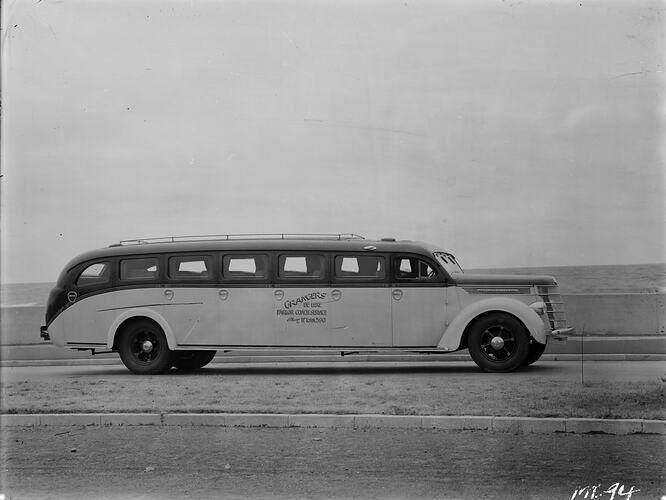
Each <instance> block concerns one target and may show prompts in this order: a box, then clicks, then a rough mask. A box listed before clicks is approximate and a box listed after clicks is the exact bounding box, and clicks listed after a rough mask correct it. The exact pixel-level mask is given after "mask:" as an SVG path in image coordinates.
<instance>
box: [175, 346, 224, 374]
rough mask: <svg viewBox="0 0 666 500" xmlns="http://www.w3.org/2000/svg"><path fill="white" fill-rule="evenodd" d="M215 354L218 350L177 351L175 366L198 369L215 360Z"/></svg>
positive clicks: (185, 369) (180, 368) (184, 368)
mask: <svg viewBox="0 0 666 500" xmlns="http://www.w3.org/2000/svg"><path fill="white" fill-rule="evenodd" d="M215 354H217V351H176V352H174V356H173V366H174V367H175V368H178V369H179V370H184V371H191V370H198V369H199V368H203V367H204V366H206V365H207V364H208V363H210V362H211V361H213V358H214V357H215Z"/></svg>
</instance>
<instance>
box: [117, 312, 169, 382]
mask: <svg viewBox="0 0 666 500" xmlns="http://www.w3.org/2000/svg"><path fill="white" fill-rule="evenodd" d="M118 351H119V353H120V359H121V360H122V361H123V364H124V365H125V366H126V367H127V368H128V369H129V370H130V371H131V372H132V373H136V374H138V375H157V374H159V373H164V372H165V371H167V370H169V369H170V368H171V364H172V360H173V351H171V350H170V349H169V345H168V344H167V340H166V336H165V335H164V332H163V331H162V329H161V328H160V327H159V325H157V324H156V323H154V322H153V321H150V320H139V321H134V322H132V323H130V324H129V325H128V326H127V327H126V328H125V330H124V331H123V333H122V335H121V336H120V342H119V344H118Z"/></svg>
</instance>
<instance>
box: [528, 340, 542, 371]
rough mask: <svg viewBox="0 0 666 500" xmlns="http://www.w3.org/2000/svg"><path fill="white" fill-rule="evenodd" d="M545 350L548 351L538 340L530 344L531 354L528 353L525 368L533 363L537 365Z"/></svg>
mask: <svg viewBox="0 0 666 500" xmlns="http://www.w3.org/2000/svg"><path fill="white" fill-rule="evenodd" d="M545 350H546V344H540V343H539V342H537V341H536V340H533V341H532V343H531V344H530V349H529V352H528V353H527V358H526V359H525V361H524V362H523V366H529V365H531V364H532V363H536V362H537V361H538V360H539V358H540V357H541V355H542V354H543V351H545Z"/></svg>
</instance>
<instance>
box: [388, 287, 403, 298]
mask: <svg viewBox="0 0 666 500" xmlns="http://www.w3.org/2000/svg"><path fill="white" fill-rule="evenodd" d="M391 295H393V298H394V299H395V300H400V299H401V298H402V290H397V289H396V290H393V292H392V293H391Z"/></svg>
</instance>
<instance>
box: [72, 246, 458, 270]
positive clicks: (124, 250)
mask: <svg viewBox="0 0 666 500" xmlns="http://www.w3.org/2000/svg"><path fill="white" fill-rule="evenodd" d="M370 245H371V246H373V247H376V250H374V251H375V252H399V253H415V254H419V255H427V256H432V253H433V252H444V251H445V250H443V249H441V248H439V247H437V246H435V245H430V244H428V243H422V242H418V241H404V240H403V241H380V240H316V239H303V240H297V239H285V240H283V239H256V240H221V241H220V240H218V241H182V242H173V243H143V244H131V245H114V246H110V247H106V248H100V249H97V250H91V251H89V252H84V253H82V254H80V255H77V256H76V257H75V258H73V259H72V260H71V261H69V263H68V264H67V265H66V266H65V270H66V271H68V270H70V269H72V268H73V267H74V266H76V265H78V264H80V263H82V262H86V261H90V260H98V259H104V258H111V257H124V256H130V255H146V254H164V253H185V252H202V253H203V252H220V251H223V252H224V251H247V252H259V251H264V252H268V251H273V250H276V251H307V252H314V251H320V252H330V251H338V252H362V253H366V252H372V251H373V250H365V249H364V247H367V246H370Z"/></svg>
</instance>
